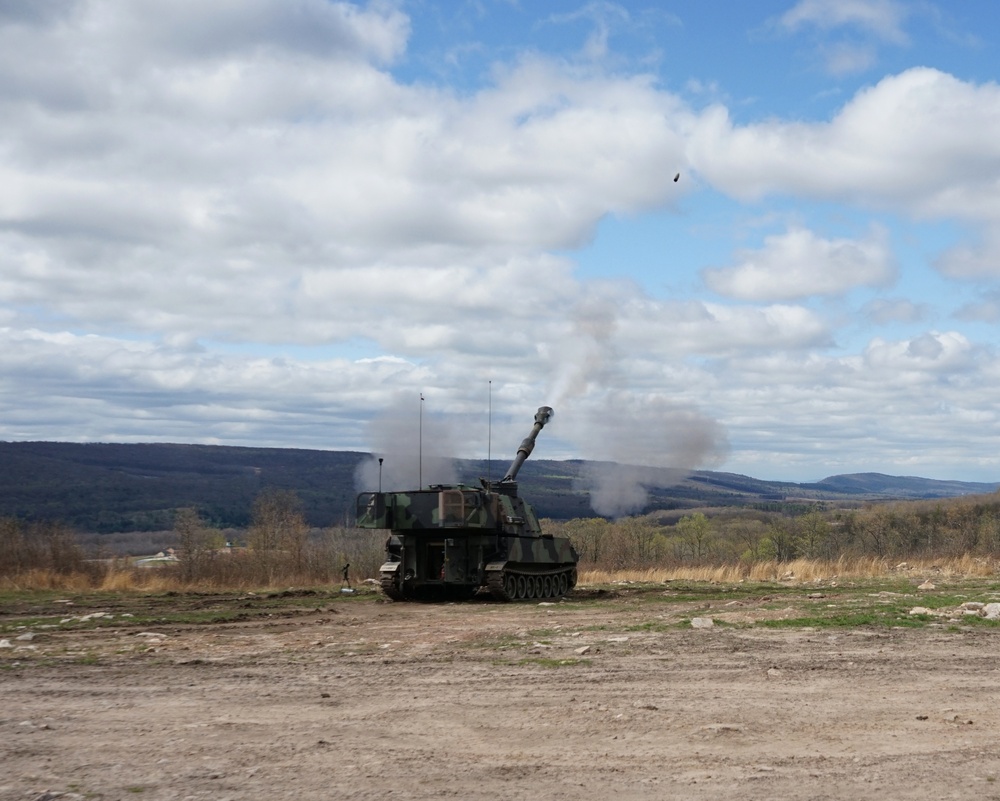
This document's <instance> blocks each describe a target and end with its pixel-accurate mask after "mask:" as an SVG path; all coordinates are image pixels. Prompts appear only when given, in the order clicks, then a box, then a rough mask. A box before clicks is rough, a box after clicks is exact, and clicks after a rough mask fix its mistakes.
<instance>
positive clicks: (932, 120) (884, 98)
mask: <svg viewBox="0 0 1000 801" xmlns="http://www.w3.org/2000/svg"><path fill="white" fill-rule="evenodd" d="M942 120H947V122H948V124H947V125H943V124H942ZM688 153H689V156H690V158H691V161H692V164H693V165H694V166H695V167H696V168H697V169H698V171H699V173H700V174H701V175H703V176H704V177H705V178H706V179H707V180H709V181H711V182H712V183H713V184H714V185H716V186H718V187H720V188H721V189H723V190H724V191H726V192H729V193H731V194H733V195H735V196H737V197H740V198H745V199H759V198H761V197H764V196H766V195H769V194H793V195H797V196H800V197H810V198H815V199H822V200H847V201H851V202H854V203H857V204H858V205H860V206H861V207H872V206H876V207H882V208H892V209H899V210H906V211H908V212H909V213H911V214H914V215H917V216H920V217H929V218H944V219H959V220H969V221H974V222H982V221H994V220H996V218H997V212H996V209H995V204H993V203H991V202H990V201H989V199H990V198H992V197H994V196H995V193H996V187H997V182H998V180H1000V86H997V84H995V83H984V84H979V85H977V84H974V83H970V82H966V81H962V80H960V79H958V78H956V77H954V76H952V75H948V74H947V73H943V72H941V71H939V70H935V69H931V68H926V67H918V68H913V69H909V70H907V71H905V72H902V73H900V74H898V75H891V76H889V77H886V78H883V79H882V80H881V81H879V82H878V83H877V84H875V85H874V86H872V87H870V88H868V89H865V90H862V91H861V92H859V93H858V94H857V95H856V96H855V97H854V98H852V99H851V100H850V101H849V102H848V103H846V104H845V105H844V107H843V108H842V109H841V110H840V112H839V113H838V114H837V115H836V116H835V117H834V118H833V119H832V120H830V121H829V122H816V123H808V122H785V121H780V120H769V121H765V122H760V123H751V124H749V125H745V126H735V125H734V124H733V122H732V120H731V119H730V117H729V113H728V111H727V110H726V109H725V108H722V107H720V106H716V107H713V108H711V109H708V110H706V112H705V113H704V114H703V115H701V116H700V117H699V119H698V121H697V124H696V130H695V131H693V135H692V138H691V145H690V148H689V151H688Z"/></svg>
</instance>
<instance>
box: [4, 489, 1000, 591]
mask: <svg viewBox="0 0 1000 801" xmlns="http://www.w3.org/2000/svg"><path fill="white" fill-rule="evenodd" d="M542 528H543V530H544V531H545V532H546V533H548V534H553V535H557V536H564V537H568V538H569V539H570V541H571V542H572V543H573V544H574V546H575V547H576V549H577V551H578V553H579V555H580V569H581V570H588V569H592V570H603V571H623V570H636V569H639V570H642V569H649V568H661V569H670V568H675V567H682V566H713V565H716V566H721V565H747V566H749V565H754V564H758V563H764V562H778V563H786V562H791V561H792V560H796V559H813V560H826V561H835V560H837V559H841V558H873V559H879V560H886V561H902V560H905V559H918V558H922V559H927V558H930V559H935V558H942V559H944V558H954V557H961V556H982V557H989V558H997V557H1000V494H992V495H982V496H969V497H964V498H953V499H947V500H935V501H903V502H897V503H878V504H871V505H868V506H865V507H863V508H860V509H852V510H844V509H824V508H822V507H819V506H816V507H813V508H808V509H805V510H803V512H802V513H800V514H787V513H778V512H771V511H767V510H763V509H742V510H732V509H722V510H714V511H713V510H706V511H698V512H692V513H690V514H685V515H683V516H682V517H680V518H679V519H678V518H675V519H673V520H669V519H665V518H664V517H663V516H662V513H661V514H660V515H659V516H658V514H656V513H654V514H650V515H646V516H641V517H625V518H621V519H618V520H608V519H605V518H593V517H592V518H574V519H572V520H567V521H555V520H543V521H542ZM239 534H240V539H236V540H234V539H232V537H233V535H234V532H232V531H231V530H229V531H223V530H221V529H219V528H217V527H213V526H212V525H210V524H208V523H206V521H205V519H204V518H203V517H202V515H201V514H200V513H199V512H198V510H196V509H194V508H183V509H180V510H177V511H176V512H175V513H174V516H173V528H172V529H171V530H170V531H169V533H168V534H167V537H168V544H169V545H170V546H171V547H172V548H173V549H174V551H175V553H176V555H177V559H176V562H175V563H174V564H173V565H171V566H170V569H171V570H173V571H174V573H175V575H176V577H177V579H178V580H179V581H180V582H181V583H182V584H186V585H198V584H212V585H216V586H244V587H245V586H274V585H276V584H331V583H338V582H341V581H342V580H343V571H344V567H345V565H348V564H349V565H350V566H351V567H350V573H349V575H350V576H351V577H353V578H354V579H355V580H360V579H364V578H371V577H374V576H376V575H377V573H378V567H379V565H380V564H381V562H382V559H383V542H384V540H383V538H382V537H381V536H380V535H375V534H373V533H372V532H371V531H368V530H359V529H354V528H351V527H348V526H344V527H330V528H322V529H317V528H315V527H311V526H309V525H308V523H307V522H306V518H305V515H304V513H303V510H302V503H301V501H300V499H299V497H298V496H297V494H296V493H295V492H294V491H293V490H283V489H274V488H268V489H265V490H263V491H261V492H260V493H259V494H258V495H257V496H256V498H255V500H254V502H253V506H252V510H251V514H250V524H249V526H248V527H247V528H246V529H244V530H242V531H241V532H239ZM125 561H126V560H122V559H120V558H115V557H113V556H111V555H109V554H106V553H101V552H100V550H98V551H97V552H93V551H92V552H89V553H88V552H86V550H85V549H84V547H83V546H82V545H81V543H80V540H79V538H78V537H77V536H76V534H75V533H74V532H73V531H72V529H70V528H68V527H66V526H65V525H61V524H55V523H38V522H27V521H19V520H17V519H14V518H6V519H0V578H5V579H10V578H11V577H16V576H24V575H26V574H29V573H31V572H32V571H35V572H36V573H38V574H40V575H44V574H50V575H53V576H60V575H63V576H65V575H69V574H73V575H79V576H84V577H86V576H89V577H91V579H92V580H93V581H94V582H97V583H98V584H99V580H100V576H101V571H107V570H121V569H123V564H124V563H125ZM127 561H128V564H129V567H130V568H131V560H127Z"/></svg>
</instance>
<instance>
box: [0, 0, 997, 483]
mask: <svg viewBox="0 0 1000 801" xmlns="http://www.w3.org/2000/svg"><path fill="white" fill-rule="evenodd" d="M998 77H1000V4H997V3H995V2H994V1H993V0H963V1H962V2H944V1H943V0H941V1H940V2H931V1H928V2H923V1H922V0H915V1H914V2H901V1H897V0H783V1H779V0H756V1H755V2H753V3H733V2H722V1H721V0H705V2H697V3H691V2H670V1H669V0H658V2H641V1H638V2H631V1H629V2H586V1H584V2H579V1H573V0H552V1H551V2H546V3H535V2H527V0H520V1H518V0H468V1H467V0H453V2H439V1H438V0H413V1H412V2H406V1H405V0H400V2H381V1H376V2H371V3H349V2H329V1H328V0H238V1H237V0H213V2H211V3H205V2H202V1H201V0H171V2H169V3H163V2H160V1H159V0H130V1H129V2H120V0H48V1H47V2H45V3H39V2H35V0H0V440H6V441H24V440H55V441H67V442H187V443H212V444H222V445H244V446H266V447H290V448H311V449H325V450H362V451H373V452H377V453H383V454H410V456H412V453H413V451H414V450H418V449H419V451H420V452H421V454H423V453H424V452H426V453H427V455H428V458H429V459H430V458H436V457H437V456H441V455H446V456H456V457H463V458H485V457H487V456H492V457H493V458H494V459H508V458H513V456H514V453H515V451H516V448H517V444H518V443H519V442H520V440H521V438H522V437H523V436H525V435H526V434H527V433H528V431H529V430H530V428H531V425H532V422H533V417H534V414H535V410H536V409H537V408H538V407H539V406H542V405H548V406H551V407H553V408H554V409H555V415H554V417H553V419H552V422H551V423H550V424H549V425H548V426H547V427H546V429H545V431H544V432H543V433H542V434H541V435H540V436H539V439H538V447H537V448H536V450H535V453H534V456H533V458H549V459H570V458H584V459H592V460H601V461H613V462H622V463H628V464H632V465H639V466H660V467H663V466H666V467H677V468H681V469H695V468H698V469H712V470H723V471H728V472H734V473H743V474H747V475H752V476H755V477H758V478H764V479H772V480H789V481H796V482H809V481H815V480H819V479H821V478H823V477H825V476H830V475H835V474H841V473H856V472H869V471H874V472H882V473H889V474H893V475H917V476H925V477H929V478H941V479H961V480H968V481H991V482H993V481H1000V447H998V445H1000V415H998V411H997V405H998V389H1000V350H998V344H1000V343H998V325H1000V86H998V84H997V80H998ZM394 458H395V457H394ZM403 458H404V457H403V456H400V457H399V460H400V463H402V460H403ZM421 458H422V455H421ZM387 460H388V461H389V462H390V464H392V459H388V457H387ZM410 463H412V459H411V460H410ZM407 469H410V468H407ZM411 472H412V471H411ZM423 478H424V479H426V478H427V476H424V477H423ZM411 483H412V482H411ZM621 491H622V492H627V490H625V489H622V490H621Z"/></svg>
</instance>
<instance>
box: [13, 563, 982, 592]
mask: <svg viewBox="0 0 1000 801" xmlns="http://www.w3.org/2000/svg"><path fill="white" fill-rule="evenodd" d="M892 575H906V576H911V577H914V578H923V577H926V578H930V577H933V576H937V577H949V578H971V577H988V576H996V575H1000V561H998V560H996V559H992V558H987V557H975V556H960V557H955V558H947V559H933V560H931V559H922V560H921V559H913V560H908V561H906V562H902V563H896V562H894V561H890V560H886V559H876V558H872V557H859V558H847V557H842V558H840V559H837V560H835V561H824V560H818V559H796V560H794V561H791V562H755V563H751V564H736V565H704V566H700V567H672V568H661V567H657V568H648V569H644V570H617V571H608V570H592V569H591V570H588V569H584V570H581V571H580V578H579V581H580V583H581V584H608V583H613V582H617V581H631V582H636V583H659V582H664V581H699V582H709V583H715V584H735V583H738V582H741V581H761V582H767V581H783V582H788V583H793V584H809V583H816V582H823V581H832V580H836V579H852V578H853V579H859V578H882V577H888V576H892ZM364 578H366V576H362V575H357V574H354V575H352V580H354V581H355V582H357V581H359V580H363V579H364ZM339 582H340V579H339V577H338V578H337V579H329V580H322V579H317V577H316V575H315V574H301V575H297V574H294V573H287V572H282V573H280V574H276V575H274V576H273V577H272V578H271V580H270V581H268V580H262V579H257V578H256V577H252V576H247V575H239V574H234V575H230V576H228V577H222V580H220V576H218V575H216V576H215V577H213V578H202V579H198V580H194V581H184V580H182V577H181V575H180V572H179V571H178V570H177V569H176V568H175V567H163V568H138V567H135V566H133V565H132V564H131V563H130V562H128V561H127V560H122V561H116V562H112V563H109V564H108V566H107V567H106V568H105V569H104V570H103V571H97V570H91V571H89V572H87V573H82V572H70V573H65V572H56V571H52V570H41V569H33V570H27V571H24V572H22V573H18V574H16V575H13V576H6V577H0V591H3V590H6V591H15V592H16V591H30V590H59V591H77V592H84V591H87V590H100V591H103V592H123V593H127V592H171V591H173V592H189V591H197V592H227V591H228V592H232V591H245V590H256V589H261V590H274V589H284V588H287V587H315V586H332V585H337V584H339Z"/></svg>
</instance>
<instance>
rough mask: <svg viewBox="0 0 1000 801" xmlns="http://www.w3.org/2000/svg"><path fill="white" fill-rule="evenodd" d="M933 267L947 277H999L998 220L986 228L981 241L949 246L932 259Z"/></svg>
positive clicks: (999, 233) (999, 223) (999, 246)
mask: <svg viewBox="0 0 1000 801" xmlns="http://www.w3.org/2000/svg"><path fill="white" fill-rule="evenodd" d="M934 267H935V268H936V269H938V270H939V271H940V272H941V273H942V274H943V275H945V276H948V277H949V278H959V279H972V280H977V279H991V278H993V279H995V278H1000V220H997V221H996V222H995V223H994V224H993V225H992V226H990V227H988V228H987V230H986V236H985V238H984V240H983V241H981V242H979V243H976V244H961V245H955V246H954V247H951V248H949V249H948V250H946V251H945V252H944V253H942V254H941V255H940V256H939V257H938V258H937V259H936V260H935V261H934Z"/></svg>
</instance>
